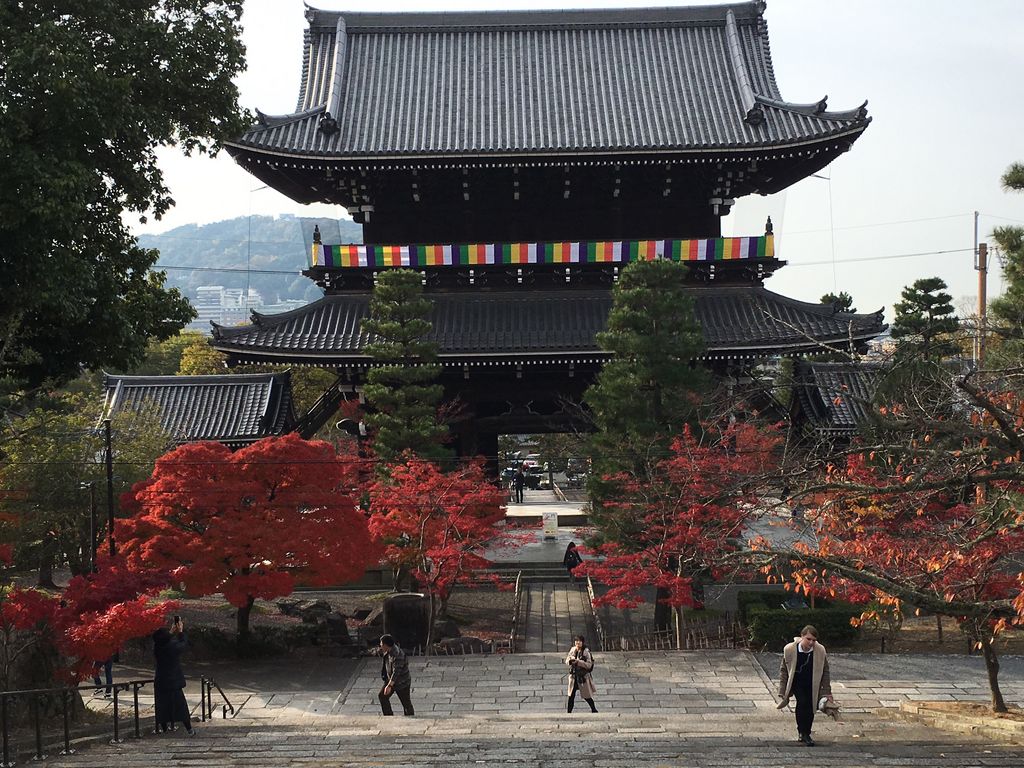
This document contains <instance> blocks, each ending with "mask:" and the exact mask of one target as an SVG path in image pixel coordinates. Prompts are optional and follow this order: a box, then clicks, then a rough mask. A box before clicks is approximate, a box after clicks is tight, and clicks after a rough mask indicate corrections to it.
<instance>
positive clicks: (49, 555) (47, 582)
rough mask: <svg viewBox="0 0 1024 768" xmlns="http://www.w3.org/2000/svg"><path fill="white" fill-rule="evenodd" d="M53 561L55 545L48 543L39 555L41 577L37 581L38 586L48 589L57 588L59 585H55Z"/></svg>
mask: <svg viewBox="0 0 1024 768" xmlns="http://www.w3.org/2000/svg"><path fill="white" fill-rule="evenodd" d="M53 560H54V555H53V544H52V543H51V542H46V543H44V544H43V548H42V551H41V552H40V554H39V577H38V578H37V579H36V586H39V587H45V588H46V589H56V588H57V585H56V584H54V583H53Z"/></svg>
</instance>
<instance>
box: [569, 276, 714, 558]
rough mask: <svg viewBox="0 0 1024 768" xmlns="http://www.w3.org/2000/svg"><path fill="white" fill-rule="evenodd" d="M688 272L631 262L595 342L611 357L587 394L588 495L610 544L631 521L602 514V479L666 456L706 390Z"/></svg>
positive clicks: (608, 486) (606, 488) (607, 489)
mask: <svg viewBox="0 0 1024 768" xmlns="http://www.w3.org/2000/svg"><path fill="white" fill-rule="evenodd" d="M686 273H687V268H686V267H685V266H683V265H681V264H678V263H676V262H672V261H662V260H658V261H639V262H634V263H632V264H630V265H629V266H628V267H626V268H625V269H624V270H623V271H622V274H621V277H620V279H619V282H618V283H617V284H616V286H615V290H614V291H613V294H612V301H613V303H612V310H611V313H610V314H609V316H608V329H607V330H606V331H605V332H604V333H601V334H599V335H598V337H597V340H598V344H599V345H600V346H601V348H602V349H604V350H605V351H607V352H611V353H612V355H613V357H612V359H611V360H609V361H608V362H607V363H606V364H605V366H604V369H603V370H602V371H601V373H600V375H599V376H598V378H597V381H596V382H595V383H594V384H593V385H592V386H591V387H590V388H589V389H588V390H587V392H586V395H585V399H586V402H587V404H588V405H589V406H590V409H591V412H592V414H593V419H594V423H595V426H596V428H597V429H596V432H595V433H594V435H593V436H592V438H591V440H590V452H591V456H592V461H593V466H592V473H591V475H590V481H589V487H588V490H589V491H590V497H591V502H592V506H593V509H594V522H595V525H596V526H597V527H598V529H599V533H600V534H601V535H602V536H604V537H607V538H613V539H617V540H623V539H625V538H628V536H629V524H630V523H629V520H628V519H624V518H623V517H622V516H621V515H618V514H614V513H610V512H609V511H608V510H606V509H605V502H607V501H609V500H610V499H612V498H614V496H615V487H614V484H613V483H610V482H609V481H607V480H605V479H604V478H605V476H607V475H611V474H615V473H618V472H630V473H640V474H644V473H646V471H647V468H648V467H650V466H652V465H653V463H654V462H656V461H657V460H659V459H660V458H662V457H663V456H665V455H666V452H667V449H668V445H669V443H670V442H671V440H672V438H674V437H675V436H677V435H678V434H679V433H680V432H681V430H682V428H683V426H684V425H685V424H686V423H687V422H690V421H691V420H692V419H693V416H694V412H695V409H696V397H697V394H698V393H699V392H701V391H702V390H704V389H705V387H706V384H707V374H706V372H705V370H704V369H703V368H702V367H700V366H699V365H696V363H695V361H696V359H697V358H698V357H699V356H700V354H701V353H702V352H703V350H704V340H703V336H702V335H701V332H700V328H699V326H698V324H697V321H696V319H695V317H694V301H693V298H692V297H691V296H690V295H689V294H688V292H687V290H686V285H685V280H686Z"/></svg>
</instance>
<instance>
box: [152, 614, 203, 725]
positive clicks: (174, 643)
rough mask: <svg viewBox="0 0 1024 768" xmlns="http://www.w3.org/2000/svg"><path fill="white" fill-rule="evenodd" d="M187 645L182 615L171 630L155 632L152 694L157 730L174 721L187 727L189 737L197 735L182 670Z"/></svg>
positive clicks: (176, 618) (172, 723) (163, 629)
mask: <svg viewBox="0 0 1024 768" xmlns="http://www.w3.org/2000/svg"><path fill="white" fill-rule="evenodd" d="M185 647H186V643H185V625H184V624H183V623H182V621H181V617H180V616H175V617H174V623H173V624H171V628H170V630H168V629H167V627H160V629H158V630H157V631H156V632H154V633H153V656H154V657H155V658H156V671H155V672H154V674H153V697H154V699H155V702H154V703H155V706H156V727H157V731H160V732H163V733H166V732H167V731H168V729H170V730H173V729H174V723H175V722H179V723H181V724H182V725H184V726H185V731H186V732H187V733H188V735H189V736H195V735H196V732H195V730H194V729H193V728H192V718H191V716H190V715H189V710H188V702H187V701H185V691H184V690H183V689H184V688H185V673H184V672H182V671H181V654H182V652H184V650H185Z"/></svg>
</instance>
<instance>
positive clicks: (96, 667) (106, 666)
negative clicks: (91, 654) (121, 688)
mask: <svg viewBox="0 0 1024 768" xmlns="http://www.w3.org/2000/svg"><path fill="white" fill-rule="evenodd" d="M101 669H102V670H103V678H104V680H105V681H106V683H107V690H106V691H105V693H106V694H107V696H109V695H110V690H111V688H112V687H113V685H114V660H113V659H107V660H106V661H97V662H96V663H95V664H93V666H92V682H93V685H95V686H96V687H97V688H99V687H100V670H101Z"/></svg>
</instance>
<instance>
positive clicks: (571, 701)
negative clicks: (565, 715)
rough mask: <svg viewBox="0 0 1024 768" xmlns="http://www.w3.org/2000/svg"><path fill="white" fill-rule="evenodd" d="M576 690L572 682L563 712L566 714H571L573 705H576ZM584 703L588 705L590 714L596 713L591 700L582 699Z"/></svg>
mask: <svg viewBox="0 0 1024 768" xmlns="http://www.w3.org/2000/svg"><path fill="white" fill-rule="evenodd" d="M577 690H578V687H577V685H576V683H575V682H574V683H573V684H572V690H571V691H570V692H569V701H568V702H567V703H566V705H565V711H566V712H572V708H573V705H574V704H575V703H576V691H577ZM584 701H585V702H587V704H589V705H590V711H591V712H597V707H595V706H594V700H593V699H584Z"/></svg>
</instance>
